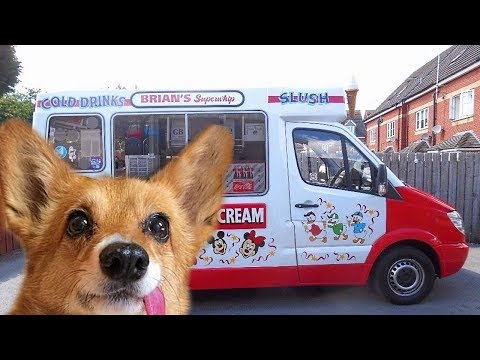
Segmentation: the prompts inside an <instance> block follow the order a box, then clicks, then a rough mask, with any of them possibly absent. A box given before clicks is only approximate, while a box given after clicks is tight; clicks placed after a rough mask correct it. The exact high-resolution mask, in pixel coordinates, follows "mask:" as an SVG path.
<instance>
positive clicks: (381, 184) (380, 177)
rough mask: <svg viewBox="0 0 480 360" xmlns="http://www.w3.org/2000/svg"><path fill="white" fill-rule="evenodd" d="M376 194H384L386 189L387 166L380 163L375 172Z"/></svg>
mask: <svg viewBox="0 0 480 360" xmlns="http://www.w3.org/2000/svg"><path fill="white" fill-rule="evenodd" d="M376 183H377V189H376V191H377V195H380V196H384V195H385V194H386V193H387V191H388V178H387V166H386V165H385V164H384V163H381V164H380V165H379V166H378V173H377V181H376Z"/></svg>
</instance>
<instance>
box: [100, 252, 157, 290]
mask: <svg viewBox="0 0 480 360" xmlns="http://www.w3.org/2000/svg"><path fill="white" fill-rule="evenodd" d="M148 264H149V259H148V254H147V252H146V251H145V250H144V249H143V248H142V247H141V246H139V245H137V244H126V243H113V244H110V245H108V246H107V247H106V248H105V249H103V250H102V252H101V253H100V267H101V268H102V271H103V272H104V274H105V275H107V276H108V277H109V278H111V279H113V280H124V281H135V280H139V279H140V278H141V277H142V276H143V275H145V273H146V272H147V268H148Z"/></svg>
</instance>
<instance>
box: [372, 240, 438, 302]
mask: <svg viewBox="0 0 480 360" xmlns="http://www.w3.org/2000/svg"><path fill="white" fill-rule="evenodd" d="M372 275H373V278H372V282H373V285H374V288H375V289H376V290H377V292H379V293H380V295H383V296H384V297H385V298H386V299H387V300H389V301H390V302H391V303H393V304H398V305H411V304H417V303H419V302H421V301H422V300H423V299H424V298H425V297H427V295H428V294H429V293H430V291H431V290H432V288H433V284H434V282H435V278H436V274H435V268H434V266H433V263H432V261H431V260H430V258H429V257H428V256H427V255H425V253H423V252H422V251H420V250H418V249H416V248H414V247H412V246H402V247H397V248H393V249H392V250H390V251H389V252H388V253H387V254H385V256H383V257H382V258H381V259H379V261H378V263H377V265H376V267H375V270H374V272H373V274H372Z"/></svg>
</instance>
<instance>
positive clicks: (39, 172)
mask: <svg viewBox="0 0 480 360" xmlns="http://www.w3.org/2000/svg"><path fill="white" fill-rule="evenodd" d="M232 153H233V139H232V137H231V135H230V132H229V130H228V129H227V128H225V127H222V126H218V125H210V126H209V127H208V128H206V129H205V130H204V131H202V132H201V134H199V135H198V136H197V137H196V138H195V139H194V140H193V141H192V142H191V143H190V144H189V145H187V146H186V147H185V149H184V150H183V151H182V152H181V154H180V156H179V157H178V158H177V159H175V160H173V161H171V162H170V163H169V164H167V165H166V166H165V167H164V168H163V169H162V170H160V171H159V172H158V173H156V174H155V175H154V176H153V177H151V178H150V179H149V180H148V181H144V180H139V179H134V178H122V179H113V178H100V179H93V178H89V177H86V176H82V175H80V174H77V173H75V172H73V171H72V170H70V168H69V167H68V165H67V164H65V163H64V162H63V161H62V160H61V159H60V158H59V157H58V155H56V154H55V152H54V151H53V149H52V148H51V147H50V146H49V145H48V144H47V142H46V141H45V140H43V139H42V138H41V137H40V136H39V135H38V134H37V133H36V132H35V131H33V130H32V129H31V128H30V127H29V126H28V125H26V124H25V123H24V122H22V121H20V120H16V119H12V120H9V121H7V122H6V123H4V124H3V125H1V127H0V166H1V172H0V192H1V194H2V196H1V198H2V204H1V205H2V208H3V209H4V211H5V215H6V219H7V228H9V229H10V230H11V231H13V232H14V233H15V234H16V235H17V236H18V237H19V238H20V240H21V243H22V246H23V248H24V250H25V255H26V268H25V277H24V280H23V284H22V286H21V289H20V291H19V294H18V297H17V299H16V302H15V304H14V306H13V308H12V310H11V313H12V314H145V313H146V310H145V306H144V303H143V301H142V298H143V297H145V296H146V295H147V293H149V292H152V290H153V289H155V288H160V289H161V291H162V292H163V296H164V300H165V309H166V310H165V313H166V314H186V313H188V312H189V309H190V292H189V271H190V267H191V266H192V264H193V262H194V259H195V256H196V254H197V253H198V251H199V250H200V249H201V247H202V246H203V245H205V243H206V241H207V240H208V238H209V237H210V236H211V234H212V231H213V230H214V227H215V224H216V213H217V210H218V209H219V207H220V205H221V201H222V196H223V193H224V190H225V189H224V182H225V174H226V172H227V169H228V165H229V164H230V162H231V160H232ZM0 211H1V210H0ZM79 214H80V215H79ZM152 214H162V216H164V218H162V219H164V220H165V219H167V220H168V224H165V221H166V220H165V221H164V222H163V223H162V224H163V227H161V229H162V232H161V233H160V234H162V236H163V235H165V234H167V235H168V236H167V239H166V240H165V239H164V238H162V239H161V241H159V240H158V239H157V238H156V236H159V235H158V234H159V232H155V233H154V232H153V230H152V228H154V229H158V228H156V227H154V226H153V225H151V224H153V223H152V222H151V219H152V217H151V216H152ZM82 219H83V220H82ZM79 224H80V225H79ZM82 229H84V230H82ZM165 229H166V230H165ZM151 230H152V231H151ZM165 231H166V232H165ZM72 234H73V235H72ZM112 244H114V246H117V247H118V246H120V247H122V246H127V245H128V246H130V245H129V244H133V245H131V246H134V247H135V249H138V247H140V248H142V249H143V250H145V252H146V254H147V255H148V261H147V262H148V264H147V262H143V263H142V264H143V265H142V266H143V267H142V269H143V270H145V274H144V275H143V276H141V278H140V279H136V278H135V280H134V281H130V280H128V281H123V280H122V279H120V280H122V281H120V280H118V279H116V280H112V279H111V278H110V277H109V276H107V275H108V274H107V273H106V272H105V271H104V269H102V266H106V265H105V264H103V263H102V266H101V265H100V262H101V260H100V255H101V254H102V252H104V250H105V249H106V248H107V247H108V246H109V245H112ZM137 245H138V246H137ZM110 248H111V246H110ZM110 248H109V249H110ZM132 249H133V247H132ZM122 254H124V253H122ZM142 254H143V253H142ZM122 256H123V255H122ZM127 256H128V255H127ZM142 256H143V255H142ZM145 256H146V255H145ZM114 260H115V259H114ZM117 260H118V259H117ZM109 264H110V265H111V259H110V262H109ZM110 265H107V266H110ZM137 265H138V263H135V264H134V266H137ZM146 265H148V267H147V268H145V266H146ZM139 269H140V268H139ZM137 270H138V269H137ZM106 274H107V275H106ZM140 275H141V274H140ZM140 275H139V276H140ZM117 280H118V281H117Z"/></svg>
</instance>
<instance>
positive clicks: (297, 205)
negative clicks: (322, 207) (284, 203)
mask: <svg viewBox="0 0 480 360" xmlns="http://www.w3.org/2000/svg"><path fill="white" fill-rule="evenodd" d="M295 207H296V208H300V209H302V208H312V207H318V204H305V203H303V204H302V203H300V204H295Z"/></svg>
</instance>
